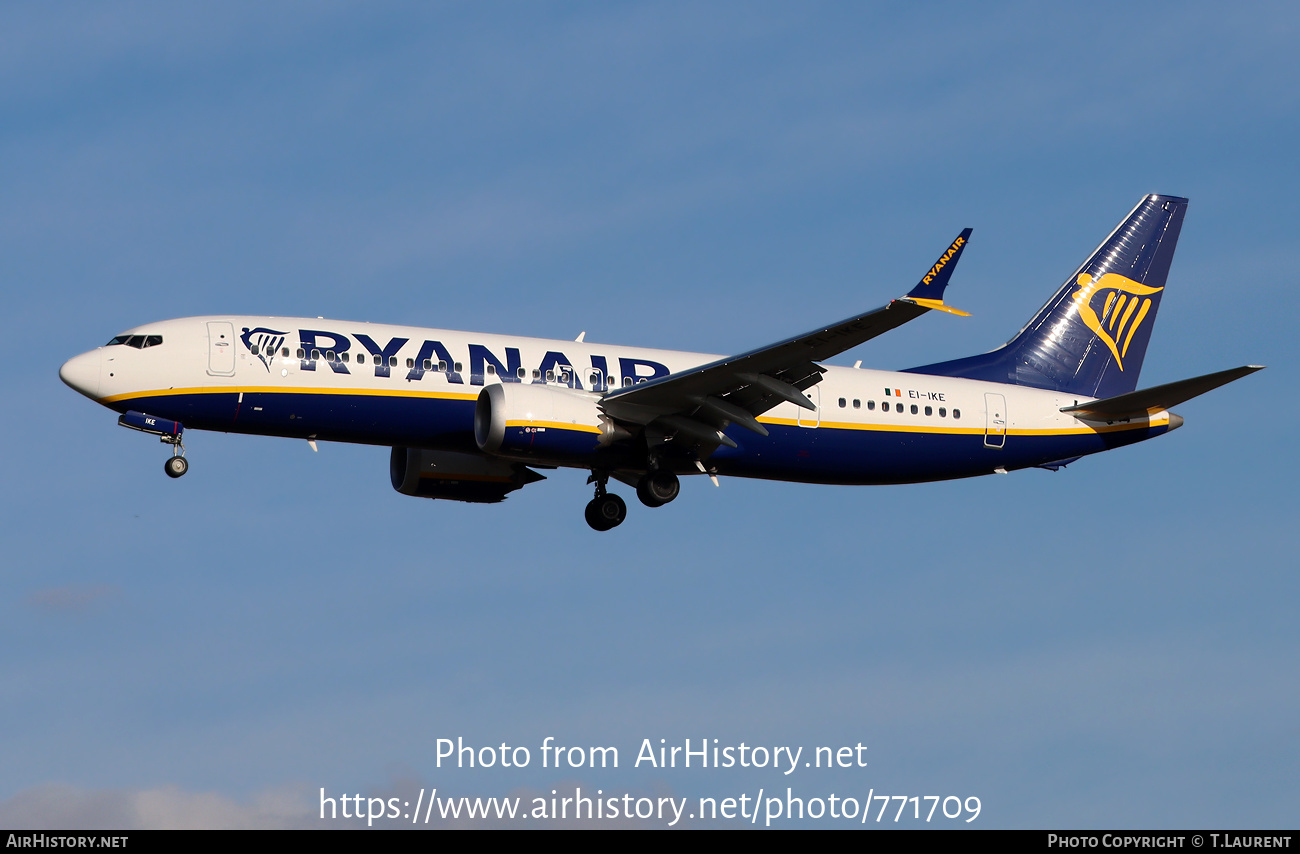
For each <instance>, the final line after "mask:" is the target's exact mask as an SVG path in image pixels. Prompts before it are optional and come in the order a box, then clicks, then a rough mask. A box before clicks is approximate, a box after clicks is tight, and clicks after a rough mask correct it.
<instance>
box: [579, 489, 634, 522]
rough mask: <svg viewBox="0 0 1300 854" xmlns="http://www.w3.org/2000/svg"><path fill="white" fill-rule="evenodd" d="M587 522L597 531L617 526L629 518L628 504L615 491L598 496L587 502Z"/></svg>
mask: <svg viewBox="0 0 1300 854" xmlns="http://www.w3.org/2000/svg"><path fill="white" fill-rule="evenodd" d="M585 515H586V517H587V524H588V525H590V526H591V527H592V528H594V529H595V530H597V531H608V530H609V529H610V528H616V527H618V526H619V525H620V524H622V522H623V520H624V519H626V518H627V504H625V503H624V502H623V499H622V498H619V497H618V496H617V495H614V494H613V493H605V494H604V495H600V496H597V497H595V498H593V499H591V501H590V502H588V503H587V509H586V512H585Z"/></svg>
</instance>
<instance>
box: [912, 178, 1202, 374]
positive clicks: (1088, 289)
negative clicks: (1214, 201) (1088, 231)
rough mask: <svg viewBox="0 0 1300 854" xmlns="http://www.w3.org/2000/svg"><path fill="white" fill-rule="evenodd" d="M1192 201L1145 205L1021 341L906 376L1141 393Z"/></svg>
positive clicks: (1147, 201) (1159, 200) (1166, 199)
mask: <svg viewBox="0 0 1300 854" xmlns="http://www.w3.org/2000/svg"><path fill="white" fill-rule="evenodd" d="M1186 211H1187V199H1183V198H1179V197H1177V196H1157V195H1151V196H1147V197H1146V198H1144V199H1143V200H1142V201H1141V202H1139V203H1138V206H1137V207H1136V208H1134V209H1133V212H1132V213H1130V214H1129V215H1128V216H1127V217H1125V219H1124V221H1123V222H1121V223H1120V224H1119V226H1118V227H1117V228H1116V229H1115V230H1114V231H1113V232H1111V234H1110V236H1109V237H1107V238H1106V239H1105V240H1104V241H1102V244H1101V245H1100V246H1098V247H1097V249H1096V251H1095V252H1093V253H1092V255H1091V256H1089V258H1088V260H1087V261H1085V262H1084V263H1083V265H1082V266H1080V267H1079V269H1078V270H1076V271H1075V272H1074V274H1073V275H1071V276H1070V278H1069V279H1067V280H1066V282H1065V284H1064V285H1062V286H1061V289H1060V290H1059V291H1057V292H1056V294H1055V296H1053V297H1052V298H1051V299H1050V300H1048V301H1047V304H1046V305H1044V306H1043V307H1042V308H1041V309H1039V311H1038V313H1037V314H1036V315H1035V316H1034V319H1033V320H1031V321H1030V322H1029V324H1028V325H1027V326H1025V328H1024V329H1022V330H1021V331H1020V334H1019V335H1017V336H1016V337H1015V338H1012V339H1011V340H1010V341H1008V342H1007V343H1006V344H1004V345H1002V346H1001V347H999V348H998V349H996V350H993V351H992V352H989V353H984V354H983V355H980V356H970V357H967V358H965V359H956V360H954V361H951V362H939V363H937V364H933V365H925V366H922V367H919V368H910V369H909V372H911V373H918V374H933V375H937V376H950V377H966V378H968V379H978V380H989V381H991V382H1000V383H1014V384H1016V385H1026V386H1033V387H1034V388H1045V389H1052V390H1054V391H1063V392H1067V393H1070V394H1078V395H1086V396H1088V397H1112V396H1115V395H1119V394H1124V393H1125V392H1130V391H1133V390H1134V389H1136V388H1137V381H1138V373H1139V372H1140V371H1141V370H1142V359H1143V357H1144V356H1145V355H1146V351H1147V342H1149V341H1150V340H1151V328H1152V326H1153V325H1154V324H1155V319H1156V310H1157V309H1158V308H1159V307H1160V297H1161V296H1162V295H1163V293H1164V289H1165V280H1166V279H1167V277H1168V275H1169V265H1170V262H1171V261H1173V257H1174V247H1175V246H1176V245H1177V244H1178V233H1179V231H1180V230H1181V229H1182V226H1183V215H1184V213H1186Z"/></svg>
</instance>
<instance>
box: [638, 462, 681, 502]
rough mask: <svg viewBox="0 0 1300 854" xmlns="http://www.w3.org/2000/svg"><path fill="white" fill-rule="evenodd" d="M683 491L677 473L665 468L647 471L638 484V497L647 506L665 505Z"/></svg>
mask: <svg viewBox="0 0 1300 854" xmlns="http://www.w3.org/2000/svg"><path fill="white" fill-rule="evenodd" d="M681 491H682V483H681V481H679V480H678V479H677V475H675V474H673V473H672V472H670V471H666V470H664V469H655V470H654V471H651V472H647V473H646V475H645V477H643V478H641V479H640V480H639V481H637V484H636V497H637V498H639V499H641V503H642V504H644V505H645V506H647V507H663V506H664V505H665V504H667V503H668V502H669V501H672V500H673V499H674V498H676V497H677V494H678V493H679V492H681Z"/></svg>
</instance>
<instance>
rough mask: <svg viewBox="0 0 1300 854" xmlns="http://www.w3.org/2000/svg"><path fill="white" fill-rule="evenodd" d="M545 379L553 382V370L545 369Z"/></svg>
mask: <svg viewBox="0 0 1300 854" xmlns="http://www.w3.org/2000/svg"><path fill="white" fill-rule="evenodd" d="M546 381H547V382H548V383H553V382H555V371H547V372H546Z"/></svg>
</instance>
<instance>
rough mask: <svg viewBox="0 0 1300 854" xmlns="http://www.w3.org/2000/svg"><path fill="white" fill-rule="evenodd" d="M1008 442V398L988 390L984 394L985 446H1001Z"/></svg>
mask: <svg viewBox="0 0 1300 854" xmlns="http://www.w3.org/2000/svg"><path fill="white" fill-rule="evenodd" d="M1006 443H1007V399H1006V397H1005V396H1004V395H1000V394H994V393H992V392H988V393H986V394H985V395H984V447H986V448H1001V447H1003V446H1004V445H1006Z"/></svg>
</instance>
